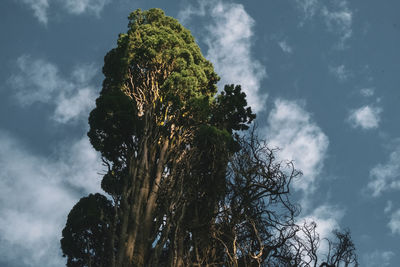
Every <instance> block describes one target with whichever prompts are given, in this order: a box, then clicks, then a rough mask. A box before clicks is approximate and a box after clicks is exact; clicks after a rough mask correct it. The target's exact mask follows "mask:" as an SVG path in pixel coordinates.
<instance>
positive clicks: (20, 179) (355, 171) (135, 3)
mask: <svg viewBox="0 0 400 267" xmlns="http://www.w3.org/2000/svg"><path fill="white" fill-rule="evenodd" d="M153 7H158V8H162V9H163V10H164V11H165V12H166V14H167V15H168V16H172V17H175V18H178V19H179V21H180V22H181V23H182V24H183V25H184V26H185V27H187V28H188V29H190V30H191V32H192V34H193V35H194V37H195V38H196V41H197V42H198V44H199V46H200V48H201V49H202V52H203V54H204V56H205V57H206V58H207V59H209V60H210V61H211V62H212V63H213V64H214V67H215V69H216V72H217V73H218V74H219V75H220V76H221V81H220V82H219V88H222V87H223V85H224V84H227V83H229V84H231V83H235V84H241V85H242V88H243V89H244V91H245V92H246V94H247V98H248V102H249V104H250V105H251V106H252V108H253V110H254V111H256V113H257V120H256V124H257V127H258V133H259V135H260V136H261V137H262V138H264V139H266V140H267V141H268V143H269V145H270V146H271V147H273V148H275V147H278V148H280V150H279V152H278V157H279V159H280V160H292V161H293V162H294V164H295V166H296V167H297V168H298V169H300V170H301V171H302V172H303V176H302V177H301V178H299V179H297V180H296V181H294V184H293V198H294V199H295V200H296V201H298V202H299V203H301V205H302V213H301V215H300V216H299V218H298V222H301V221H303V220H308V221H309V220H315V221H316V222H317V225H318V228H317V229H318V231H319V233H320V235H321V237H329V236H330V233H331V231H332V230H333V229H347V228H348V229H350V231H351V234H352V237H353V239H354V243H355V245H356V248H357V252H358V256H359V260H360V263H361V264H360V266H367V267H374V266H381V267H385V266H398V265H396V263H398V262H400V246H399V241H400V194H399V193H400V192H399V191H400V124H399V123H398V116H397V115H398V114H400V105H398V102H399V100H400V90H399V89H400V88H398V87H399V84H400V75H399V74H398V71H399V70H400V69H399V61H400V53H399V52H398V47H400V17H399V16H398V11H399V10H400V2H399V1H397V0H386V1H384V3H383V2H382V1H373V0H351V1H350V0H262V1H261V0H259V1H238V0H237V1H235V0H232V1H230V0H203V1H200V0H198V1H196V0H192V1H189V0H170V1H163V0H147V1H144V0H3V1H1V2H0V30H1V32H2V33H3V35H2V36H3V37H2V38H1V44H0V45H1V48H2V49H1V50H0V60H1V64H0V266H4V267H27V266H35V267H36V266H37V267H39V266H43V267H50V266H56V267H57V266H63V265H65V258H63V257H62V253H61V250H60V245H59V240H60V238H61V230H62V228H63V227H64V225H65V222H66V217H67V215H68V212H69V210H70V209H71V208H72V207H73V205H74V204H75V203H76V202H77V201H78V200H79V198H80V197H82V196H85V195H88V194H89V193H94V192H99V191H100V190H101V189H100V179H101V174H102V173H104V168H103V166H102V165H101V161H100V157H99V155H98V154H97V153H96V152H95V151H94V150H93V148H92V147H91V145H90V143H89V141H88V138H87V136H86V132H87V130H88V124H87V118H88V114H89V112H90V110H91V109H92V108H93V107H94V103H95V102H94V101H95V99H96V97H97V95H98V94H99V91H100V90H101V83H102V79H103V76H102V73H101V68H102V65H103V59H104V56H105V54H106V53H107V51H109V50H110V49H112V48H113V47H115V45H116V40H117V38H118V34H119V33H123V32H126V30H127V17H128V15H129V13H130V12H131V11H133V10H135V9H137V8H141V9H149V8H153Z"/></svg>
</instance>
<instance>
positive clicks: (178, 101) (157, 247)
mask: <svg viewBox="0 0 400 267" xmlns="http://www.w3.org/2000/svg"><path fill="white" fill-rule="evenodd" d="M103 74H104V76H105V79H104V82H103V88H102V90H101V93H100V96H99V97H98V98H97V100H96V107H95V108H94V109H93V110H92V112H91V113H90V116H89V125H90V130H89V132H88V137H89V139H90V142H91V144H92V145H93V147H94V148H95V149H96V150H97V151H99V152H100V153H101V156H102V160H103V163H104V166H105V168H106V172H105V174H104V176H103V179H102V183H101V186H102V189H103V190H104V192H105V193H107V196H103V195H101V194H95V195H92V194H91V195H89V196H88V197H84V198H82V199H81V200H80V201H79V202H78V203H77V204H76V205H75V206H74V207H73V209H72V210H71V212H70V214H69V216H68V220H67V223H66V226H65V228H64V230H63V233H62V234H63V238H62V240H61V247H62V250H63V253H64V255H65V256H66V257H67V266H123V267H132V266H311V265H312V264H314V263H315V265H313V266H317V264H326V266H331V265H332V264H333V265H332V266H337V265H338V264H339V263H356V257H355V254H354V245H353V243H352V242H351V239H350V235H349V233H348V232H337V233H336V236H337V239H338V242H337V243H334V242H331V243H330V244H332V246H331V248H330V251H331V252H332V254H329V256H327V257H326V259H325V260H318V257H319V254H318V253H317V249H318V242H319V237H318V234H317V233H315V227H314V224H305V225H303V226H299V225H297V224H296V222H295V217H296V216H297V215H298V213H299V208H298V206H296V205H294V204H292V203H291V201H290V199H289V193H290V184H291V181H292V179H294V178H295V177H297V176H299V172H298V171H296V170H295V168H294V166H293V165H292V164H291V163H290V162H289V163H283V162H279V161H278V160H277V159H276V158H275V151H274V150H271V149H269V148H268V147H267V145H266V144H265V143H264V142H261V141H259V140H258V138H257V136H256V135H255V132H254V131H250V132H248V133H247V134H246V133H245V132H244V131H246V130H248V129H249V126H250V124H251V123H252V121H253V120H254V119H255V114H253V113H252V111H251V108H250V107H248V106H247V102H246V95H245V94H244V93H243V92H242V90H241V87H240V85H226V86H225V87H224V89H223V90H222V91H221V92H220V93H219V94H217V86H216V83H217V82H218V80H219V77H218V75H217V74H216V73H215V72H214V69H213V66H212V64H211V63H210V62H209V61H207V60H206V59H205V58H204V57H203V55H202V54H201V51H200V48H199V47H198V45H197V44H196V42H195V40H194V38H193V36H192V35H191V33H190V32H189V31H188V30H187V29H185V28H184V27H183V26H182V25H180V24H179V22H178V21H177V20H175V19H174V18H171V17H168V16H165V14H164V12H163V11H162V10H160V9H150V10H148V11H141V10H140V9H139V10H136V11H134V12H133V13H131V15H130V16H129V24H128V31H127V33H124V34H120V35H119V38H118V41H117V46H116V48H114V49H112V50H111V51H110V52H108V53H107V55H106V56H105V59H104V67H103ZM240 132H242V133H240ZM239 133H240V134H239ZM301 233H302V234H301ZM307 234H308V235H307ZM304 236H305V237H304ZM307 237H309V238H308V239H307ZM333 255H334V256H333ZM321 266H323V265H321Z"/></svg>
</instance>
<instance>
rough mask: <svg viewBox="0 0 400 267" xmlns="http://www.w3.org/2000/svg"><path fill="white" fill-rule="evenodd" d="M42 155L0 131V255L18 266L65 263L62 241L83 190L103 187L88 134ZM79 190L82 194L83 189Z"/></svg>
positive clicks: (98, 164) (85, 191) (99, 166)
mask: <svg viewBox="0 0 400 267" xmlns="http://www.w3.org/2000/svg"><path fill="white" fill-rule="evenodd" d="M59 152H60V153H59V154H56V155H52V157H51V158H50V157H43V156H39V155H35V154H32V153H31V152H30V151H27V150H26V149H25V148H24V147H23V146H21V144H20V143H19V142H18V140H15V139H13V138H12V137H10V136H9V135H8V134H6V133H4V132H2V131H0V168H1V170H2V171H1V172H0V202H1V203H3V204H4V205H1V206H0V246H1V250H0V257H1V258H2V259H6V260H7V261H8V262H18V266H62V265H64V264H65V263H64V260H63V259H62V257H61V251H60V249H59V248H60V246H59V240H60V238H61V230H62V228H63V226H64V225H65V221H66V215H67V213H68V211H69V210H70V209H71V208H72V206H73V205H74V204H75V203H76V201H77V199H78V198H79V197H80V194H82V193H83V192H84V193H89V192H98V191H99V190H100V177H99V175H98V174H97V173H98V171H100V170H101V164H100V160H99V156H98V154H97V153H96V152H95V151H94V150H93V149H92V148H91V147H90V144H89V142H88V140H87V137H84V138H83V139H81V140H77V141H75V142H72V143H69V144H66V145H65V146H63V147H62V148H60V150H59ZM78 192H79V193H78Z"/></svg>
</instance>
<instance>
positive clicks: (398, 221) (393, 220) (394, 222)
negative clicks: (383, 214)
mask: <svg viewBox="0 0 400 267" xmlns="http://www.w3.org/2000/svg"><path fill="white" fill-rule="evenodd" d="M388 226H389V228H390V230H391V231H392V234H400V209H398V210H396V211H395V212H393V213H392V214H391V215H390V220H389V223H388Z"/></svg>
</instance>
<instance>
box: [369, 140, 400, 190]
mask: <svg viewBox="0 0 400 267" xmlns="http://www.w3.org/2000/svg"><path fill="white" fill-rule="evenodd" d="M399 174H400V147H399V146H397V147H396V148H395V149H394V151H392V153H391V154H390V157H389V160H388V162H386V163H384V164H378V165H376V166H375V167H374V168H372V170H371V171H370V175H369V176H370V181H369V183H368V185H367V188H368V190H369V191H370V192H371V194H372V196H373V197H378V196H380V195H381V194H382V193H383V192H385V191H389V190H399V189H400V175H399Z"/></svg>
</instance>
